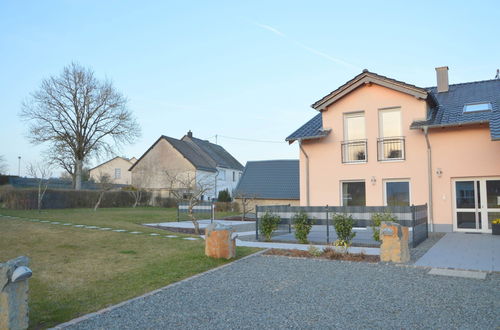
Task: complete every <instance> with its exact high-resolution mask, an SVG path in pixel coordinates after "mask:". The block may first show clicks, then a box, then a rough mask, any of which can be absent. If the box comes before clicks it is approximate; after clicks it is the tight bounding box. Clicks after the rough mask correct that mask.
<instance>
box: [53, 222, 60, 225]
mask: <svg viewBox="0 0 500 330" xmlns="http://www.w3.org/2000/svg"><path fill="white" fill-rule="evenodd" d="M51 224H53V225H58V224H60V222H57V221H54V222H51Z"/></svg>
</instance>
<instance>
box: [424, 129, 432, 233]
mask: <svg viewBox="0 0 500 330" xmlns="http://www.w3.org/2000/svg"><path fill="white" fill-rule="evenodd" d="M422 129H423V131H424V136H425V142H426V143H427V180H428V183H429V229H430V231H431V232H433V231H434V210H433V206H434V205H433V203H432V149H431V143H430V141H429V126H424V127H423V128H422Z"/></svg>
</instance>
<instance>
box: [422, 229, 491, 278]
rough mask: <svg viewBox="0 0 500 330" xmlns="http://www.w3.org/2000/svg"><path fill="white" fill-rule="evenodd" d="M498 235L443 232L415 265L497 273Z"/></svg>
mask: <svg viewBox="0 0 500 330" xmlns="http://www.w3.org/2000/svg"><path fill="white" fill-rule="evenodd" d="M498 251H500V236H494V235H491V234H465V233H447V234H446V235H445V236H444V237H443V238H441V239H440V240H439V241H438V242H437V243H436V244H435V245H434V246H433V247H432V248H431V249H429V251H427V253H425V254H424V255H423V256H422V257H421V258H420V259H419V260H417V262H415V265H416V266H424V267H434V268H454V269H464V270H480V271H487V272H491V271H496V272H498V271H500V254H498Z"/></svg>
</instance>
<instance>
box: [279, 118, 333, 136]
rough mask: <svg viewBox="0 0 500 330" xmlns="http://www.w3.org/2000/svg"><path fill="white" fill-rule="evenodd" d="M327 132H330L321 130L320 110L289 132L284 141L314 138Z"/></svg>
mask: <svg viewBox="0 0 500 330" xmlns="http://www.w3.org/2000/svg"><path fill="white" fill-rule="evenodd" d="M328 133H330V131H324V130H323V118H322V116H321V112H320V113H318V114H317V115H316V116H314V117H313V118H312V119H311V120H309V121H308V122H307V123H305V124H304V125H302V126H301V127H300V128H299V129H298V130H296V131H295V132H293V133H292V134H290V135H289V136H288V137H287V138H286V139H285V141H290V142H293V141H295V140H299V139H304V140H307V139H315V138H320V137H324V136H327V135H328Z"/></svg>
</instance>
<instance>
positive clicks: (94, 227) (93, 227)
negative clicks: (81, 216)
mask: <svg viewBox="0 0 500 330" xmlns="http://www.w3.org/2000/svg"><path fill="white" fill-rule="evenodd" d="M85 228H87V229H97V228H99V227H96V226H85Z"/></svg>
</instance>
